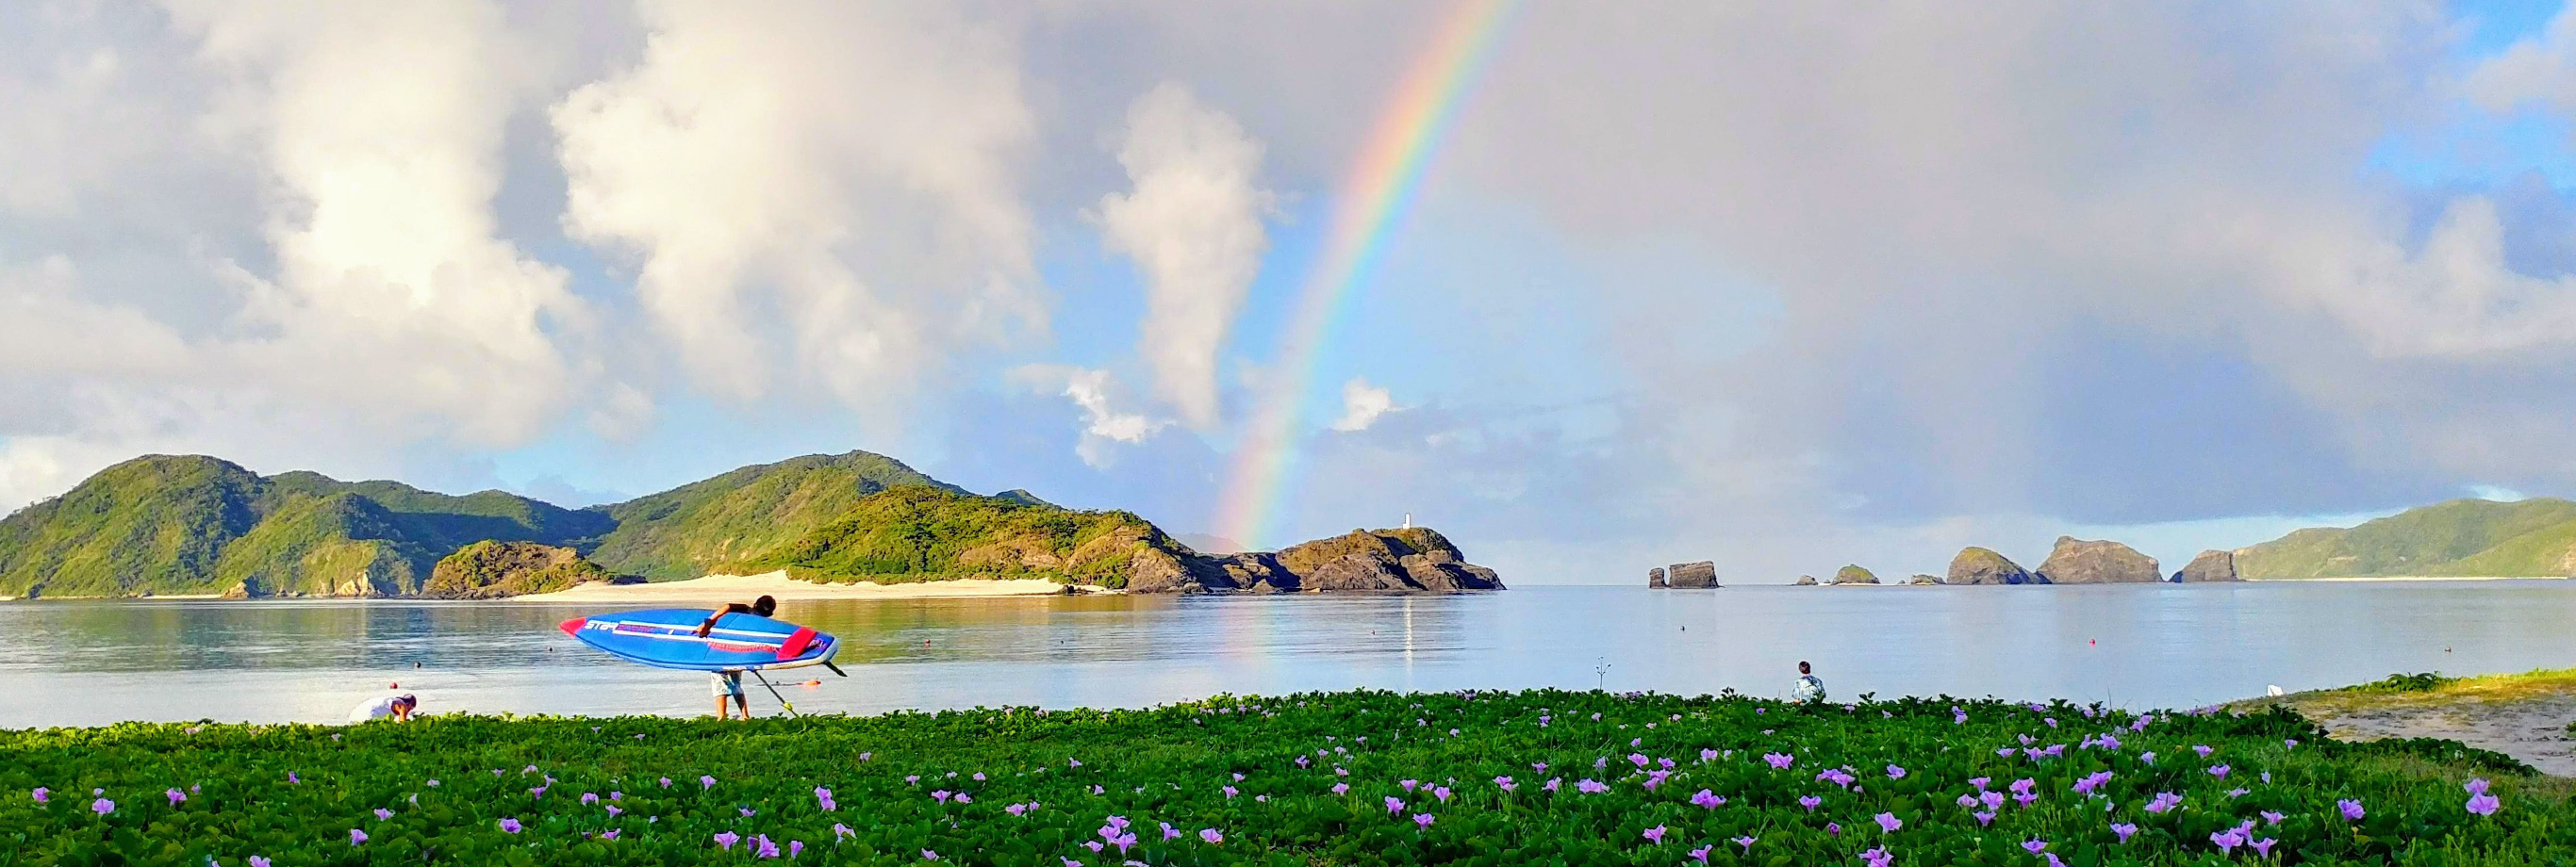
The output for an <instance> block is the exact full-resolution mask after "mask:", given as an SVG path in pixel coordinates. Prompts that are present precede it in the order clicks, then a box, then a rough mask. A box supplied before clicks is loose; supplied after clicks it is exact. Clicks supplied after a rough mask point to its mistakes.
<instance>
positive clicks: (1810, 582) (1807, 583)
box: [1789, 575, 1816, 587]
mask: <svg viewBox="0 0 2576 867" xmlns="http://www.w3.org/2000/svg"><path fill="white" fill-rule="evenodd" d="M1789 583H1791V584H1795V585H1797V586H1800V587H1814V586H1816V576H1814V575H1800V576H1798V580H1796V581H1792V582H1789Z"/></svg>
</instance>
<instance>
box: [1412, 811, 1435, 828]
mask: <svg viewBox="0 0 2576 867" xmlns="http://www.w3.org/2000/svg"><path fill="white" fill-rule="evenodd" d="M1432 818H1433V817H1432V815H1431V814H1429V813H1415V814H1413V826H1414V827H1416V828H1428V827H1431V820H1432Z"/></svg>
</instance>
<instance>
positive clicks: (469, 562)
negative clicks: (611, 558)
mask: <svg viewBox="0 0 2576 867" xmlns="http://www.w3.org/2000/svg"><path fill="white" fill-rule="evenodd" d="M642 580H644V579H643V578H641V577H637V576H633V575H623V576H621V575H611V574H609V572H608V570H606V569H602V568H600V566H599V564H597V563H593V562H590V561H589V560H585V559H582V557H581V554H579V553H577V552H575V551H573V549H571V548H562V547H557V546H554V545H540V544H537V543H535V542H488V541H487V542H476V543H474V544H471V545H467V546H465V547H463V548H459V549H457V551H456V553H454V554H449V555H447V556H446V557H444V558H441V559H440V560H439V561H438V565H437V566H436V567H433V568H432V569H430V572H429V583H428V584H426V585H423V586H422V587H421V592H420V595H422V596H426V597H429V598H432V599H499V598H503V597H508V596H518V595H521V594H525V593H550V592H553V591H556V590H563V589H566V588H570V587H572V586H573V585H576V584H581V583H584V582H589V581H605V582H609V583H619V584H622V583H631V582H638V581H642ZM336 589H337V590H338V592H339V595H342V596H366V595H373V594H372V593H371V592H370V591H369V589H368V588H365V587H363V586H360V585H358V584H356V582H351V583H350V584H349V585H348V586H344V587H340V588H336ZM245 595H247V588H245Z"/></svg>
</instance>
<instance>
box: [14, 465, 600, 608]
mask: <svg viewBox="0 0 2576 867" xmlns="http://www.w3.org/2000/svg"><path fill="white" fill-rule="evenodd" d="M610 527H611V524H610V521H609V519H608V518H607V516H604V515H600V514H597V513H587V512H577V511H573V510H570V509H563V508H558V507H556V506H551V505H547V504H545V503H541V502H538V501H536V500H531V499H528V498H525V497H519V496H515V495H511V494H506V493H502V492H499V491H485V492H482V493H478V494H471V495H467V496H462V497H458V496H450V495H447V494H438V493H432V492H429V491H423V490H420V489H418V488H413V487H411V486H408V485H404V484H401V483H398V482H382V481H378V482H357V483H350V482H341V481H337V480H334V479H331V478H329V477H327V476H323V475H320V474H317V473H307V472H298V473H285V474H281V475H278V476H273V477H263V476H260V475H259V474H257V473H253V472H251V471H249V470H246V469H243V468H241V467H240V466H239V465H236V464H233V463H231V462H228V461H223V460H219V459H216V458H210V457H204V456H196V455H183V456H171V455H145V456H143V457H139V458H135V459H134V460H130V461H126V462H124V463H121V464H117V465H116V466H112V467H109V468H107V469H105V470H101V471H99V472H98V474H96V475H93V476H91V477H90V478H89V479H87V480H84V481H82V482H81V484H80V485H79V486H78V487H75V488H73V489H72V490H71V491H69V492H67V493H65V494H63V495H62V496H60V497H56V498H53V499H50V500H46V501H44V502H41V503H37V504H35V505H32V506H28V507H27V508H24V509H20V510H19V511H17V512H16V513H14V514H11V515H9V516H8V517H7V518H0V595H10V596H141V595H171V594H184V593H224V592H230V593H235V594H243V595H284V594H336V595H399V594H410V593H415V592H418V591H419V589H420V585H421V581H422V580H423V579H425V578H426V577H427V576H428V574H429V571H430V568H431V567H432V566H433V565H434V564H435V563H436V562H437V561H438V558H439V557H441V556H445V555H446V554H447V553H449V552H451V551H454V550H455V549H457V548H459V547H462V546H464V545H466V544H468V543H471V542H476V541H481V540H483V539H500V540H505V541H538V542H549V543H554V544H567V543H571V542H574V541H576V540H579V539H583V538H586V537H592V536H597V535H599V534H601V533H604V532H607V531H608V529H609V528H610Z"/></svg>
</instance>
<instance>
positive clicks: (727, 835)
mask: <svg viewBox="0 0 2576 867" xmlns="http://www.w3.org/2000/svg"><path fill="white" fill-rule="evenodd" d="M740 842H742V835H741V834H736V833H734V832H732V831H726V832H724V833H722V834H717V835H716V845H717V846H721V847H724V848H725V849H727V850H730V849H732V848H733V844H735V843H740ZM922 857H924V858H929V857H933V856H932V855H931V854H930V850H928V849H924V850H922Z"/></svg>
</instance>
